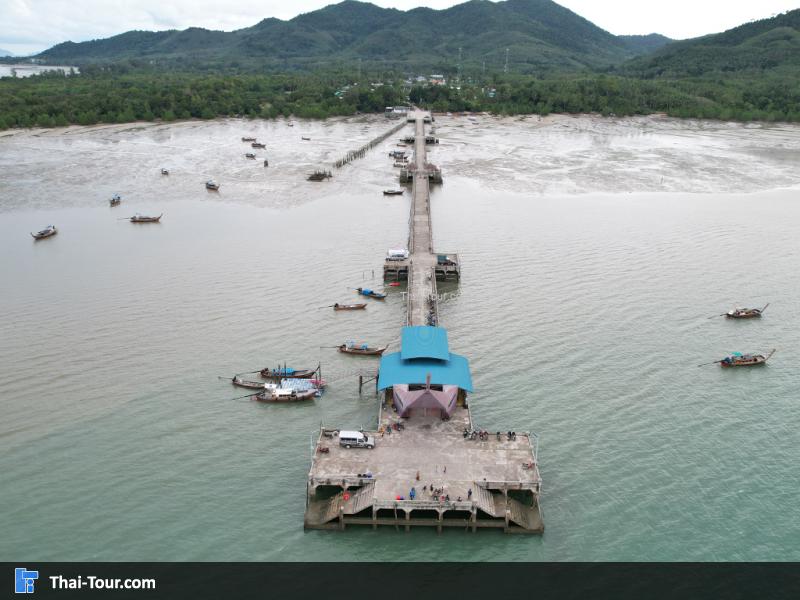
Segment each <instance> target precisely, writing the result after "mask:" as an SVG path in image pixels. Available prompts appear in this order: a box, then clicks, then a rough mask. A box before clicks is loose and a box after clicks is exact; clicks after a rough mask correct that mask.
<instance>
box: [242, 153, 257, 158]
mask: <svg viewBox="0 0 800 600" xmlns="http://www.w3.org/2000/svg"><path fill="white" fill-rule="evenodd" d="M244 157H245V158H255V157H256V155H255V154H253V153H252V152H248V153H246V154H245V155H244Z"/></svg>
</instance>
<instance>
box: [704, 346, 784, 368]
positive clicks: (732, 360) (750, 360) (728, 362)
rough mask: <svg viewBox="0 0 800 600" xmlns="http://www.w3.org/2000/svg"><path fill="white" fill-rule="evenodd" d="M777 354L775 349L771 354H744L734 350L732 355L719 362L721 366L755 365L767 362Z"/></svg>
mask: <svg viewBox="0 0 800 600" xmlns="http://www.w3.org/2000/svg"><path fill="white" fill-rule="evenodd" d="M773 354H775V350H774V349H773V350H772V351H771V352H770V353H769V354H767V355H766V356H764V355H763V354H742V353H741V352H734V353H733V354H731V355H730V356H726V357H725V358H723V359H722V360H720V361H717V362H719V366H720V367H755V366H758V365H763V364H765V363H766V362H767V361H768V360H769V359H770V357H771V356H772V355H773Z"/></svg>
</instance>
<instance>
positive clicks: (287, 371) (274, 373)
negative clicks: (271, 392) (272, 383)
mask: <svg viewBox="0 0 800 600" xmlns="http://www.w3.org/2000/svg"><path fill="white" fill-rule="evenodd" d="M316 372H317V370H316V369H291V368H284V367H279V368H277V369H270V368H269V367H266V368H264V369H261V371H259V374H260V375H261V377H263V378H264V379H285V378H287V377H292V378H294V379H311V378H312V377H313V376H314V374H315V373H316Z"/></svg>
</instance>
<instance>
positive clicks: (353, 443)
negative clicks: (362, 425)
mask: <svg viewBox="0 0 800 600" xmlns="http://www.w3.org/2000/svg"><path fill="white" fill-rule="evenodd" d="M339 445H340V446H344V447H345V448H370V449H372V448H374V447H375V438H374V437H372V436H371V435H367V434H365V433H361V432H360V431H340V432H339Z"/></svg>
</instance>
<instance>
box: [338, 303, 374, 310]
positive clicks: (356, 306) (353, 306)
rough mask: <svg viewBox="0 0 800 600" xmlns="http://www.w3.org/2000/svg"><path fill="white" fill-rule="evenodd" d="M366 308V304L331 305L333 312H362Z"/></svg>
mask: <svg viewBox="0 0 800 600" xmlns="http://www.w3.org/2000/svg"><path fill="white" fill-rule="evenodd" d="M365 308H367V305H366V304H339V303H338V302H337V303H336V304H334V305H333V310H364V309H365Z"/></svg>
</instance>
